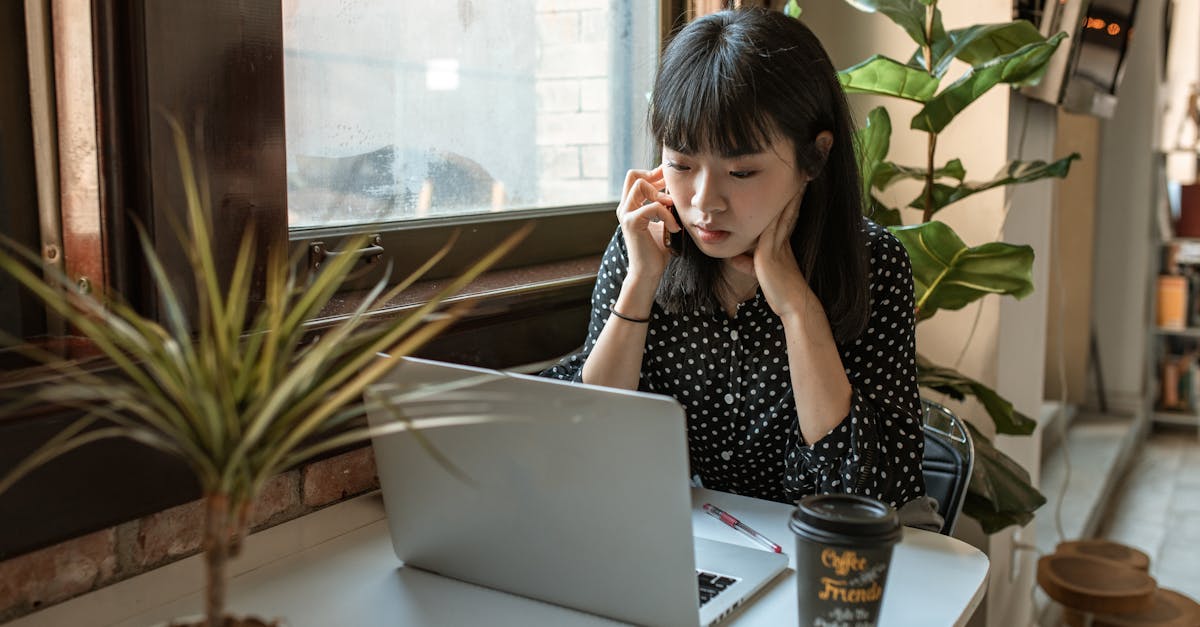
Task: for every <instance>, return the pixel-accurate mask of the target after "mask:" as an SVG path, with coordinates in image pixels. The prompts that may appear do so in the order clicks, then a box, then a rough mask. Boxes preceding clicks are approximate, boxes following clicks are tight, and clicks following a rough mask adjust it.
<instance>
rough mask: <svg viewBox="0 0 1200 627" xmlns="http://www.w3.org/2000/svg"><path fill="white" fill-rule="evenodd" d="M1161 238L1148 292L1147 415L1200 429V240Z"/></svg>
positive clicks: (1161, 422)
mask: <svg viewBox="0 0 1200 627" xmlns="http://www.w3.org/2000/svg"><path fill="white" fill-rule="evenodd" d="M1162 235H1165V234H1160V239H1159V241H1158V242H1156V246H1155V247H1154V252H1155V256H1156V258H1155V259H1154V261H1153V263H1152V270H1153V272H1154V273H1155V275H1154V277H1153V280H1152V281H1151V288H1150V292H1151V299H1150V302H1151V304H1152V307H1151V309H1152V312H1153V313H1152V315H1151V317H1150V323H1151V326H1150V332H1149V345H1150V351H1149V359H1148V364H1147V367H1148V370H1149V372H1148V373H1147V374H1148V375H1149V381H1150V384H1149V386H1148V391H1149V394H1148V396H1149V397H1150V398H1149V399H1148V400H1149V403H1150V411H1149V412H1148V414H1149V416H1150V419H1151V420H1152V421H1153V422H1155V423H1159V424H1171V425H1189V426H1197V427H1200V238H1188V237H1163V236H1162ZM1164 277H1166V278H1165V279H1164Z"/></svg>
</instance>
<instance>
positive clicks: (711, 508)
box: [704, 503, 783, 553]
mask: <svg viewBox="0 0 1200 627" xmlns="http://www.w3.org/2000/svg"><path fill="white" fill-rule="evenodd" d="M704 511H706V512H708V515H709V516H712V517H713V518H716V519H717V520H720V521H721V522H723V523H725V524H726V525H729V526H730V527H733V528H734V529H736V530H737V531H740V532H742V533H743V534H745V535H746V536H749V537H750V539H751V540H754V541H755V542H757V543H759V544H761V545H763V546H765V547H767V548H768V549H771V550H772V551H775V552H776V553H783V547H781V546H779V545H778V544H775V543H774V542H771V541H770V540H769V539H767V537H766V536H764V535H763V534H761V533H759V532H757V531H755V530H753V529H751V528H750V527H748V526H746V523H744V522H742V521H740V520H738V519H737V518H734V517H733V515H732V514H730V513H729V512H727V511H725V510H723V509H721V508H719V507H717V506H716V505H713V504H712V503H705V504H704Z"/></svg>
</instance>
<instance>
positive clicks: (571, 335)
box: [0, 0, 689, 560]
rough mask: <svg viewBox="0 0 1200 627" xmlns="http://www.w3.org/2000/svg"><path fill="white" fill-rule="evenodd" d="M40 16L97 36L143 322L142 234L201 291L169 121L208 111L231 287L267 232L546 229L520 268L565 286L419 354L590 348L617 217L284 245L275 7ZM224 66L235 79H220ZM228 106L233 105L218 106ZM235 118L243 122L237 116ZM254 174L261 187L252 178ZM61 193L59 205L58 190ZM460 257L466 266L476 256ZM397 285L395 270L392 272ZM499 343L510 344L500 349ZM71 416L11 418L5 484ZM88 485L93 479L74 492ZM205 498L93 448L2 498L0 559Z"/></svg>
mask: <svg viewBox="0 0 1200 627" xmlns="http://www.w3.org/2000/svg"><path fill="white" fill-rule="evenodd" d="M38 1H39V0H30V2H27V3H26V5H27V6H32V5H33V4H36V3H37V2H38ZM40 2H41V5H40V6H42V7H52V8H53V9H54V11H55V12H57V13H58V14H60V15H63V14H65V13H64V9H66V8H70V9H71V14H72V15H74V16H75V17H76V19H89V18H90V21H91V26H92V33H93V37H92V41H91V46H92V49H93V50H92V52H93V61H94V63H95V66H94V67H95V70H94V73H93V77H94V80H95V85H94V89H95V96H94V98H95V129H96V130H95V140H96V146H97V149H96V150H95V151H94V153H93V154H92V155H90V157H85V158H90V159H91V160H92V166H91V167H94V168H96V170H97V172H98V174H99V176H98V179H99V187H98V190H97V194H98V197H99V200H100V208H99V210H98V212H99V215H98V216H97V219H102V230H103V243H102V245H103V247H102V249H101V250H102V253H100V258H101V260H102V263H103V264H104V265H103V272H104V275H105V277H106V281H107V285H108V287H109V289H113V290H115V291H117V292H119V293H120V294H122V295H123V296H124V297H125V298H126V299H127V300H129V301H130V303H131V304H132V305H133V306H134V307H135V308H138V309H139V310H141V311H143V312H146V313H148V314H149V315H156V312H157V306H156V303H157V296H156V294H155V293H154V292H153V289H152V281H151V279H150V277H149V275H148V273H147V272H146V271H145V267H146V265H145V260H144V258H143V256H142V253H141V250H140V244H139V243H138V237H137V226H136V225H138V224H141V225H144V226H145V228H146V229H147V231H148V232H149V234H150V237H151V241H152V242H153V245H154V247H155V251H156V254H158V255H159V256H160V257H161V258H162V260H163V262H164V265H165V266H166V268H167V271H168V273H169V274H170V275H172V276H174V277H176V278H178V279H179V280H178V281H176V284H178V285H189V284H190V277H189V276H188V275H187V272H186V259H184V258H183V257H182V254H181V252H180V251H179V247H178V246H177V245H176V244H175V242H176V239H175V234H174V227H173V226H172V222H175V223H179V222H180V221H181V220H182V216H183V212H184V210H185V205H184V202H183V193H182V189H181V187H180V186H179V185H178V183H177V181H178V166H177V163H176V160H175V156H174V145H173V140H172V138H171V131H170V128H169V126H168V125H167V122H166V120H165V118H164V117H163V115H162V112H163V110H164V109H170V110H174V111H177V112H178V111H202V112H204V113H203V115H193V116H191V117H188V118H187V119H183V120H181V122H182V123H183V124H184V125H185V127H187V128H189V129H191V130H192V131H193V135H192V141H193V142H194V143H195V145H194V146H193V148H194V150H195V152H196V154H198V155H200V156H203V157H204V158H205V159H206V160H207V163H208V175H209V183H210V184H211V185H212V186H213V187H214V189H218V190H222V191H221V193H218V194H216V195H214V197H213V206H214V208H215V209H216V210H217V211H218V215H216V216H215V219H214V224H215V226H216V228H217V236H216V242H217V246H218V255H219V256H220V257H221V260H220V261H221V263H222V264H223V269H224V270H225V271H228V270H229V269H230V267H231V266H232V259H233V257H234V255H235V254H236V250H237V245H238V238H239V237H240V235H241V234H242V233H243V232H245V230H246V228H247V226H248V225H249V224H250V223H254V225H255V233H256V235H257V237H258V238H259V243H260V250H264V249H265V248H266V247H267V246H288V247H299V250H300V251H301V252H304V251H306V250H307V248H308V246H309V245H310V243H311V242H312V241H314V238H322V241H336V240H337V239H339V238H341V237H344V236H346V235H348V234H350V233H351V232H353V231H357V232H369V233H375V232H381V234H382V235H383V242H384V246H385V249H386V248H388V247H395V248H396V249H397V250H403V249H404V248H405V247H409V246H413V245H414V244H416V243H422V242H425V243H430V245H433V244H439V245H440V243H441V242H442V241H444V238H445V237H447V236H448V234H449V232H450V231H451V230H453V229H456V228H458V229H461V230H462V233H463V235H462V237H463V241H469V242H474V243H473V244H472V246H486V245H487V244H489V243H491V242H495V241H498V240H499V239H500V238H501V237H503V235H504V234H505V233H507V232H510V231H511V230H513V229H515V228H517V226H518V225H520V224H523V223H524V222H526V221H528V220H534V221H535V222H537V224H538V226H537V228H535V230H534V233H533V235H532V236H531V239H529V240H527V241H526V242H525V244H523V246H522V248H523V249H527V250H525V251H523V254H524V255H525V257H522V258H520V263H522V264H528V265H526V266H524V268H529V267H534V266H539V265H540V266H552V267H553V268H554V269H558V270H560V275H559V276H548V275H545V274H542V275H540V276H537V277H536V279H535V280H531V279H530V278H529V277H530V276H531V275H530V273H529V272H526V271H524V269H518V270H510V271H508V273H509V276H510V278H509V279H507V283H506V284H505V285H504V286H502V287H501V288H499V289H497V288H492V289H489V290H487V291H485V292H483V293H481V294H478V295H476V296H474V297H473V298H475V299H476V300H478V301H479V305H478V306H477V307H476V308H475V313H474V314H473V315H472V317H471V318H470V319H467V320H464V321H463V322H462V323H460V324H458V325H456V326H455V327H453V328H451V329H449V330H448V331H447V332H445V333H443V334H442V335H441V336H439V337H438V338H436V339H435V340H434V342H433V343H431V344H430V345H429V346H428V347H427V350H425V351H422V353H421V354H422V356H425V357H431V358H435V359H436V358H440V359H445V360H449V361H458V362H461V363H476V364H479V365H487V366H492V367H506V366H508V365H513V364H520V363H525V364H528V363H531V362H534V361H537V360H538V359H544V358H545V357H546V356H548V355H549V354H550V353H553V352H555V351H560V352H558V354H561V352H565V351H563V350H561V349H562V347H573V346H572V345H571V344H572V342H579V341H582V335H583V333H584V332H585V331H586V325H587V317H588V313H589V302H588V300H589V295H590V293H591V283H592V281H593V280H594V274H595V270H594V268H595V267H596V265H598V257H596V256H597V255H598V254H599V252H600V251H601V250H603V247H604V245H605V244H606V243H607V242H608V240H609V238H610V237H611V236H612V233H613V228H614V226H615V224H616V222H615V215H614V214H615V212H614V211H613V209H614V206H613V204H608V205H607V206H605V205H599V206H591V207H586V208H583V209H582V210H580V211H576V212H571V211H564V210H563V209H562V208H552V209H546V210H535V211H533V212H531V213H516V212H513V213H510V214H503V213H501V214H494V215H489V216H483V217H481V216H466V217H464V218H466V219H465V220H453V219H449V220H443V219H431V220H430V221H428V222H422V223H413V224H410V225H399V226H396V225H392V226H394V227H395V228H391V229H389V230H386V231H384V230H383V229H381V228H380V225H363V226H362V227H361V228H358V229H347V228H345V227H332V228H322V229H298V230H296V231H295V232H289V230H288V225H287V188H286V167H285V159H286V156H285V151H284V144H283V137H284V124H283V106H284V103H283V68H282V59H283V49H282V32H281V31H282V18H281V3H280V0H243V1H240V2H239V1H237V0H211V1H210V2H194V0H40ZM687 2H689V0H660V1H659V7H660V24H659V25H660V30H659V32H660V34H661V35H662V40H663V41H665V37H666V34H667V33H668V31H669V30H670V29H671V28H672V26H673V25H675V24H676V23H677V20H676V16H682V15H684V14H685V12H686V10H687V6H685V5H686V4H687ZM89 13H90V15H87V14H89ZM264 42H265V43H264ZM660 43H661V42H660ZM264 45H267V48H266V49H264V48H263V46H264ZM230 68H232V71H231V72H230V75H231V76H230V77H225V76H222V73H223V71H224V70H226V69H230ZM269 77H274V78H269ZM213 81H216V82H215V83H214V82H213ZM223 81H227V82H223ZM214 85H216V86H218V87H219V88H218V89H214V88H213V87H214ZM230 94H232V96H230ZM221 95H225V96H226V97H228V98H230V99H232V100H233V102H222V101H220V100H218V98H219V97H220V96H221ZM222 107H225V108H224V109H222ZM230 110H233V111H236V112H237V115H236V116H234V117H230V115H229V111H230ZM60 130H61V129H55V131H56V132H57V131H60ZM247 147H250V148H253V149H252V150H246V148H247ZM60 157H61V158H62V159H70V158H72V155H69V154H62V155H60ZM248 171H251V172H255V173H256V174H258V175H259V176H257V177H256V178H255V179H253V180H246V178H245V177H241V174H243V173H244V172H248ZM173 182H174V183H173ZM39 183H42V181H41V180H39ZM56 191H57V192H59V194H62V193H65V192H64V188H61V187H60V188H58V189H57V190H56ZM44 192H45V190H39V193H44ZM52 196H54V194H52ZM468 220H469V221H470V223H468ZM563 233H569V234H571V237H572V239H570V240H568V239H567V238H564V237H563V235H562V234H563ZM45 237H46V234H43V241H44V240H45ZM393 237H398V238H399V239H395V240H394V241H393V239H392V238H393ZM456 248H458V249H460V250H462V251H467V250H469V248H468V247H467V246H465V245H464V246H460V247H456ZM484 249H485V248H480V249H476V252H478V250H484ZM568 250H569V252H567V251H568ZM465 254H466V255H467V256H466V257H462V258H459V259H457V260H455V259H454V258H453V257H451V258H450V259H448V260H447V261H446V262H444V263H443V266H444V267H443V268H442V270H439V271H438V272H445V273H453V271H454V267H455V264H462V263H465V261H464V260H465V259H467V258H470V256H471V254H470V253H465ZM589 255H590V256H589ZM551 262H557V263H551ZM265 263H266V261H265V255H259V256H258V262H257V265H256V267H255V270H254V274H255V277H256V283H257V284H259V285H261V284H262V278H263V277H264V276H265V269H266V267H265ZM515 263H517V260H516V259H514V260H510V262H509V263H508V265H509V266H510V267H511V266H513V265H514V264H515ZM589 264H590V265H589ZM580 268H591V269H590V270H581V269H580ZM402 271H403V268H399V267H398V269H397V270H396V274H398V275H400V274H401V273H402ZM589 273H590V274H589ZM434 276H436V274H435V275H434ZM183 296H184V298H185V300H187V299H188V298H189V297H188V295H187V294H186V293H185V294H183ZM407 309H408V306H405V305H400V306H397V307H394V308H392V311H393V312H394V314H395V315H402V314H403V313H404V312H405V311H406V310H407ZM497 337H499V338H504V341H502V342H497V341H496V338H497ZM555 347H557V348H555ZM75 417H77V414H75V413H72V412H63V411H59V410H56V409H53V408H36V409H34V410H32V411H30V412H27V413H23V414H20V415H9V416H0V469H3V468H11V467H12V465H13V464H15V463H16V462H17V461H18V460H20V459H21V458H23V457H24V456H25V455H26V454H28V452H29V451H30V450H32V447H34V446H36V445H37V444H38V443H40V442H44V441H45V440H46V439H48V438H50V437H52V435H53V434H54V433H56V432H57V431H58V430H60V429H62V428H63V427H64V426H66V425H67V424H69V423H70V421H72V420H73V419H74V418H75ZM84 476H86V477H88V480H87V481H80V477H84ZM198 496H199V495H198V488H197V486H196V484H195V482H194V480H193V479H192V478H191V474H190V472H189V471H187V470H186V469H185V468H184V467H183V466H182V464H181V463H180V462H178V461H177V460H175V459H172V458H167V457H165V456H163V455H161V454H157V453H155V452H154V451H151V450H149V449H145V448H144V447H141V446H140V445H136V444H133V443H129V442H124V441H119V440H113V441H102V442H98V443H96V444H93V445H91V446H88V447H84V448H82V449H80V450H78V451H76V452H74V453H71V454H69V455H67V456H64V457H63V458H60V459H58V460H56V461H54V462H52V463H49V464H47V465H46V466H44V467H42V468H40V469H39V470H37V471H35V472H34V473H33V474H32V475H31V476H30V477H28V478H27V479H26V481H24V482H22V484H21V485H19V486H15V487H14V489H13V490H11V491H9V492H8V493H6V494H4V495H0V560H4V559H9V558H12V557H15V556H17V555H21V554H23V553H27V552H29V551H32V550H36V549H38V548H42V547H45V546H49V545H52V544H55V543H57V542H61V541H63V540H67V539H70V538H73V537H78V536H80V535H83V534H85V533H89V532H92V531H96V530H99V529H103V528H106V527H110V526H112V525H115V524H118V523H121V522H123V521H128V520H133V519H136V518H138V517H140V516H144V515H147V514H150V513H153V512H157V511H161V510H163V509H165V508H167V507H171V506H174V505H179V504H182V503H186V502H188V501H190V500H193V499H195V498H196V497H198Z"/></svg>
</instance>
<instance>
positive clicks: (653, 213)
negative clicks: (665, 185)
mask: <svg viewBox="0 0 1200 627" xmlns="http://www.w3.org/2000/svg"><path fill="white" fill-rule="evenodd" d="M659 195H660V196H662V197H663V198H661V199H660V200H656V201H654V202H650V203H646V204H644V205H642V206H640V207H636V208H633V209H630V210H629V211H627V212H626V213H625V215H623V216H621V223H622V224H624V225H625V226H626V227H627V228H632V229H633V230H639V231H640V230H646V229H648V228H649V226H650V224H651V223H661V224H662V228H665V229H667V230H668V231H670V232H672V233H678V232H679V231H680V229H682V228H683V227H681V226H680V225H679V222H678V221H677V220H676V219H675V216H674V215H672V214H671V197H670V196H667V195H666V194H659Z"/></svg>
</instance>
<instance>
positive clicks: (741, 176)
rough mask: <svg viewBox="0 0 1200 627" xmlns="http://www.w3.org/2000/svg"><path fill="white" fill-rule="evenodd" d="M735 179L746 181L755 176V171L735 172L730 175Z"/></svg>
mask: <svg viewBox="0 0 1200 627" xmlns="http://www.w3.org/2000/svg"><path fill="white" fill-rule="evenodd" d="M729 176H732V177H733V178H735V179H746V178H750V177H751V176H754V170H734V171H732V172H730V173H729Z"/></svg>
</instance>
